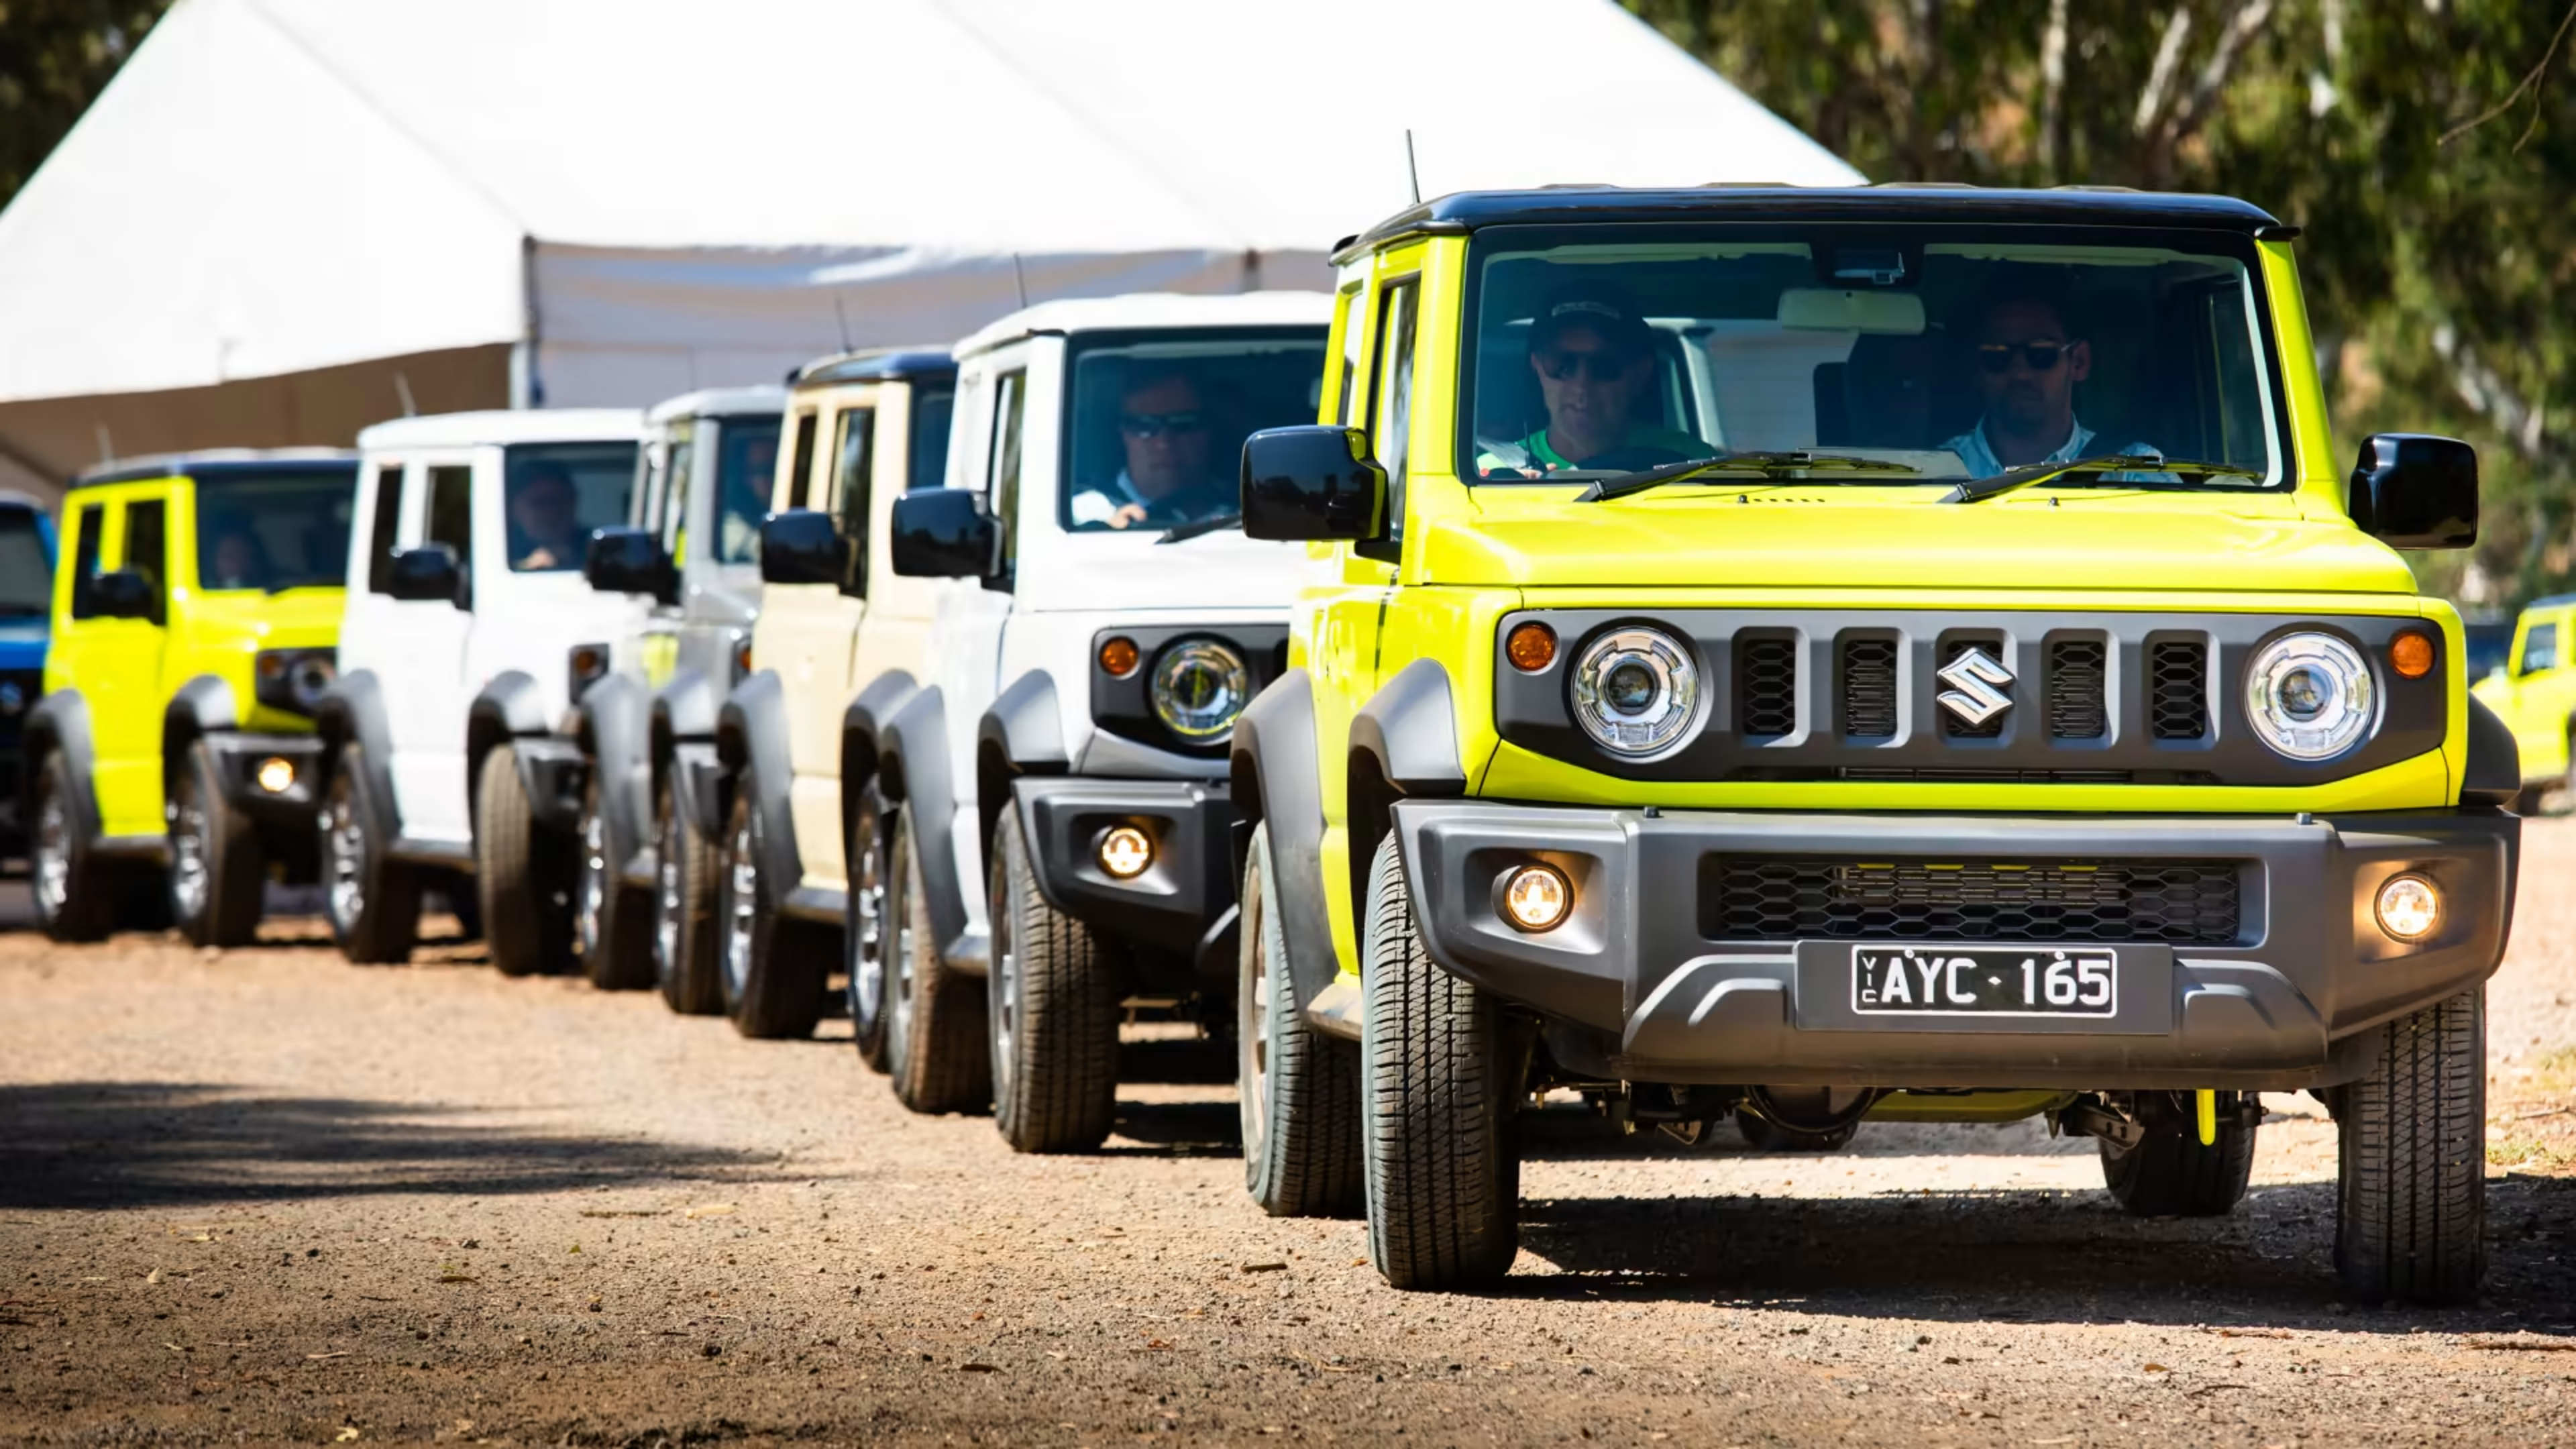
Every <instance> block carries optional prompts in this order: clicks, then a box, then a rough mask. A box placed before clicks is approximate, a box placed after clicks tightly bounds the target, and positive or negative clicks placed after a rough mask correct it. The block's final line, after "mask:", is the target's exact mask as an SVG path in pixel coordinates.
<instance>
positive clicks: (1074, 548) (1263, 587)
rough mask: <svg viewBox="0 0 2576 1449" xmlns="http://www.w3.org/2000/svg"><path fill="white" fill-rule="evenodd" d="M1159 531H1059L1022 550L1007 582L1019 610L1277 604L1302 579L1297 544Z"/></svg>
mask: <svg viewBox="0 0 2576 1449" xmlns="http://www.w3.org/2000/svg"><path fill="white" fill-rule="evenodd" d="M1160 536H1161V535H1160V534H1158V533H1151V532H1144V531H1141V530H1140V531H1138V532H1136V533H1134V534H1119V533H1082V534H1061V535H1057V536H1054V537H1051V538H1048V539H1047V540H1046V541H1045V545H1044V547H1043V548H1029V549H1024V551H1023V552H1022V553H1021V555H1020V558H1019V576H1018V579H1017V582H1016V584H1015V590H1016V592H1017V593H1018V595H1019V597H1020V600H1021V606H1022V607H1024V608H1031V609H1041V610H1056V609H1204V608H1211V607H1231V606H1242V607H1250V608H1281V607H1285V606H1286V605H1287V604H1288V602H1289V601H1290V600H1292V599H1294V598H1296V597H1297V588H1298V584H1299V583H1300V581H1301V580H1303V579H1304V577H1305V571H1306V549H1305V546H1304V545H1303V544H1294V543H1264V542H1261V541H1259V540H1256V539H1249V538H1245V537H1244V536H1243V534H1242V533H1241V532H1240V531H1228V532H1224V533H1209V534H1201V535H1200V536H1199V537H1197V538H1190V539H1183V540H1181V541H1180V542H1178V543H1161V542H1158V541H1157V540H1158V539H1159V538H1160Z"/></svg>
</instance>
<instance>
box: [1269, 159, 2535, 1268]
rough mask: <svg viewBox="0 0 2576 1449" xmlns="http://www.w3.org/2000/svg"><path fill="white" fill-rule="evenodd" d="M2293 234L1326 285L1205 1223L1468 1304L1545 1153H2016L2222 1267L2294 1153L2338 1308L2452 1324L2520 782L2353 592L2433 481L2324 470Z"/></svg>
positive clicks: (2410, 593) (1643, 235)
mask: <svg viewBox="0 0 2576 1449" xmlns="http://www.w3.org/2000/svg"><path fill="white" fill-rule="evenodd" d="M2294 235H2295V228H2292V227H2289V226H2285V225H2283V224H2281V223H2280V222H2278V221H2276V220H2274V219H2273V218H2272V217H2270V216H2267V215H2265V214H2264V213H2263V212H2261V211H2259V210H2257V209H2255V208H2254V207H2251V206H2248V205H2245V204H2243V203H2240V202H2236V201H2230V200H2225V199H2221V198H2215V197H2187V196H2158V195H2142V194H2136V193H2106V192H2097V191H2054V192H1980V191H1975V190H1968V189H1947V188H1944V189H1931V188H1917V189H1906V188H1869V189H1856V190H1845V191H1808V190H1794V191H1793V190H1786V189H1774V188H1700V189H1692V190H1677V191H1622V190H1608V189H1595V188H1551V189H1548V190H1544V191H1536V192H1522V193H1508V194H1505V193H1496V194H1482V195H1476V194H1468V195H1456V196H1450V197H1446V198H1443V199H1441V200H1438V201H1434V202H1431V203H1429V204H1427V205H1423V206H1418V207H1416V208H1414V209H1412V210H1410V211H1407V212H1404V213H1402V214H1400V215H1398V216H1396V217H1394V218H1393V219H1392V220H1389V221H1387V222H1386V223H1384V224H1382V225H1380V226H1379V227H1377V228H1376V229H1375V230H1373V231H1370V232H1369V233H1367V234H1366V235H1364V236H1360V237H1355V238H1353V239H1351V240H1350V241H1349V242H1348V243H1346V244H1344V245H1343V246H1342V247H1341V248H1340V250H1339V252H1338V254H1337V256H1336V259H1335V260H1336V265H1337V266H1338V267H1339V268H1340V282H1339V307H1338V312H1337V320H1336V322H1335V326H1334V337H1333V354H1334V360H1333V362H1332V363H1331V364H1330V370H1329V371H1328V372H1327V374H1326V378H1325V398H1326V400H1327V401H1326V404H1325V408H1324V415H1325V422H1324V423H1323V424H1321V425H1318V426H1312V427H1301V428H1289V429H1280V430H1275V431H1271V432H1266V433H1260V434H1256V435H1254V436H1253V437H1252V438H1251V439H1250V440H1249V441H1248V442H1247V444H1246V446H1245V451H1244V463H1243V508H1244V525H1245V528H1246V530H1247V531H1248V532H1249V533H1251V534H1252V535H1253V536H1255V537H1259V538H1276V539H1306V540H1311V541H1312V544H1311V547H1312V554H1313V557H1312V561H1311V567H1312V570H1313V572H1312V573H1311V574H1310V576H1309V581H1308V583H1307V585H1306V587H1305V590H1304V593H1303V597H1302V600H1301V602H1300V605H1299V609H1298V614H1297V619H1296V623H1295V626H1294V629H1293V632H1292V635H1291V639H1292V644H1291V663H1292V665H1293V666H1294V667H1293V668H1292V670H1291V671H1290V672H1289V673H1288V674H1287V675H1285V676H1284V677H1283V678H1282V679H1281V680H1280V681H1279V682H1278V683H1277V684H1275V685H1274V686H1273V687H1271V688H1270V689H1268V690H1267V691H1265V692H1264V693H1263V694H1262V695H1261V697H1260V698H1259V699H1258V700H1257V701H1255V702H1254V704H1253V705H1252V706H1251V708H1250V709H1249V710H1247V711H1246V713H1245V714H1244V716H1243V718H1242V720H1241V722H1240V723H1239V724H1238V726H1237V727H1236V729H1235V731H1234V735H1233V743H1232V762H1233V763H1232V770H1233V776H1232V794H1233V800H1234V802H1235V805H1236V807H1237V809H1238V810H1239V811H1241V812H1242V814H1243V816H1244V817H1245V818H1246V820H1247V821H1248V822H1249V823H1248V824H1247V825H1246V826H1245V827H1244V830H1243V832H1242V834H1241V836H1240V837H1239V843H1238V846H1237V849H1238V851H1239V853H1240V860H1241V863H1242V865H1243V866H1244V869H1245V875H1244V883H1243V890H1242V897H1241V901H1242V904H1241V908H1240V909H1241V917H1240V922H1239V925H1240V930H1239V939H1240V941H1241V943H1242V949H1241V955H1242V980H1241V982H1240V985H1241V993H1240V1000H1241V1001H1242V1002H1243V1003H1244V1005H1243V1007H1242V1015H1243V1020H1242V1022H1241V1028H1242V1030H1241V1041H1242V1048H1241V1051H1242V1061H1241V1071H1242V1077H1243V1088H1244V1090H1243V1099H1244V1107H1243V1113H1244V1128H1245V1144H1246V1158H1247V1176H1248V1177H1249V1179H1250V1184H1251V1187H1252V1189H1253V1192H1254V1194H1255V1196H1256V1197H1257V1198H1259V1200H1260V1201H1261V1202H1262V1203H1263V1205H1264V1206H1265V1207H1267V1208H1269V1209H1270V1210H1271V1211H1273V1212H1278V1213H1300V1212H1332V1211H1336V1210H1347V1209H1348V1208H1350V1207H1351V1206H1353V1205H1355V1203H1356V1201H1357V1200H1359V1199H1361V1198H1362V1197H1363V1196H1364V1198H1365V1201H1366V1206H1367V1213H1368V1222H1369V1240H1370V1246H1371V1250H1372V1252H1373V1253H1374V1255H1375V1258H1376V1262H1377V1265H1378V1268H1379V1270H1380V1271H1381V1272H1383V1273H1384V1274H1385V1275H1386V1277H1387V1278H1388V1279H1389V1280H1390V1281H1391V1282H1393V1283H1395V1284H1397V1285H1399V1286H1403V1287H1423V1288H1434V1287H1461V1286H1470V1285H1475V1284H1479V1283H1484V1282H1489V1281H1491V1280H1492V1279H1494V1278H1496V1277H1498V1276H1499V1275H1501V1274H1502V1273H1503V1272H1504V1271H1505V1270H1506V1268H1507V1267H1508V1266H1509V1265H1510V1264H1511V1262H1512V1259H1513V1255H1514V1252H1515V1249H1516V1238H1517V1230H1516V1225H1515V1219H1516V1208H1517V1204H1516V1197H1517V1183H1518V1177H1519V1173H1518V1168H1517V1159H1518V1149H1517V1147H1516V1146H1515V1140H1516V1138H1515V1132H1514V1125H1513V1118H1514V1115H1515V1114H1516V1113H1518V1112H1521V1111H1523V1110H1526V1109H1529V1108H1530V1107H1531V1106H1532V1104H1533V1103H1535V1102H1536V1101H1538V1100H1539V1099H1540V1098H1541V1097H1542V1096H1543V1095H1544V1094H1547V1093H1551V1092H1566V1093H1574V1094H1580V1095H1582V1096H1583V1097H1586V1098H1589V1099H1591V1100H1592V1102H1593V1103H1594V1105H1595V1107H1596V1109H1597V1110H1599V1111H1600V1112H1601V1113H1602V1114H1603V1115H1604V1116H1606V1117H1608V1118H1610V1119H1611V1120H1612V1121H1614V1122H1616V1123H1619V1124H1621V1125H1624V1126H1626V1127H1629V1128H1631V1129H1633V1128H1634V1127H1637V1126H1640V1125H1651V1126H1654V1127H1658V1128H1662V1129H1666V1130H1668V1131H1670V1132H1671V1133H1672V1135H1674V1136H1676V1137H1679V1138H1681V1139H1683V1140H1684V1141H1692V1140H1696V1139H1698V1138H1699V1137H1700V1136H1701V1135H1702V1134H1704V1133H1706V1132H1708V1131H1709V1130H1710V1129H1711V1128H1712V1127H1713V1126H1714V1125H1715V1124H1717V1123H1719V1122H1722V1121H1725V1120H1727V1119H1729V1118H1732V1117H1735V1116H1737V1114H1739V1113H1742V1114H1745V1115H1746V1116H1748V1117H1749V1118H1751V1119H1753V1120H1755V1121H1758V1122H1760V1123H1763V1124H1766V1126H1767V1127H1768V1128H1771V1129H1774V1130H1776V1131H1778V1132H1781V1133H1785V1134H1794V1135H1798V1136H1803V1137H1806V1138H1809V1139H1823V1140H1831V1139H1832V1137H1833V1135H1834V1134H1837V1133H1840V1132H1843V1131H1844V1130H1845V1129H1848V1128H1850V1127H1851V1126H1853V1125H1854V1124H1856V1123H1859V1122H1860V1121H1861V1120H1862V1119H1864V1118H1866V1119H1871V1120H1881V1121H1889V1120H1896V1121H1915V1122H1925V1121H1931V1122H1942V1121H1953V1122H1955V1121H1975V1122H1997V1121H2006V1120H2011V1119H2013V1118H2016V1117H2028V1116H2045V1117H2046V1119H2047V1121H2048V1123H2049V1125H2050V1127H2051V1129H2052V1130H2053V1131H2057V1132H2061V1133H2066V1134H2071V1135H2084V1136H2090V1137H2093V1138H2095V1139H2097V1145H2098V1147H2099V1150H2100V1153H2101V1160H2102V1168H2103V1174H2104V1176H2105V1178H2106V1179H2107V1180H2108V1183H2109V1186H2110V1189H2111V1191H2112V1192H2113V1194H2115V1195H2116V1197H2117V1198H2118V1200H2119V1201H2120V1202H2121V1203H2122V1204H2124V1205H2125V1206H2126V1207H2127V1208H2128V1210H2129V1211H2131V1212H2134V1213H2139V1214H2215V1213H2223V1212H2226V1211H2227V1210H2228V1209H2229V1208H2230V1207H2231V1206H2232V1205H2233V1204H2234V1203H2235V1202H2236V1200H2237V1199H2238V1198H2239V1197H2240V1196H2241V1195H2242V1194H2243V1193H2244V1191H2245V1184H2246V1173H2247V1168H2248V1165H2249V1163H2250V1162H2251V1160H2252V1155H2253V1148H2254V1135H2255V1130H2256V1127H2257V1125H2258V1124H2259V1123H2260V1122H2261V1120H2262V1109H2261V1106H2260V1104H2259V1100H2258V1097H2257V1093H2260V1092H2266V1091H2271V1092H2295V1091H2307V1092H2310V1093H2312V1094H2314V1095H2315V1096H2317V1097H2318V1098H2319V1099H2321V1100H2322V1101H2323V1102H2324V1104H2325V1106H2326V1107H2327V1109H2328V1110H2329V1111H2330V1112H2332V1114H2333V1115H2334V1118H2335V1120H2336V1121H2337V1122H2338V1123H2339V1124H2340V1131H2341V1146H2342V1152H2341V1173H2340V1184H2339V1202H2340V1207H2339V1218H2338V1231H2337V1246H2336V1261H2337V1265H2338V1267H2339V1269H2340V1271H2341V1274H2342V1277H2343V1282H2344V1285H2345V1287H2346V1290H2347V1291H2348V1292H2349V1293H2351V1294H2352V1295H2353V1296H2355V1297H2358V1298H2362V1299H2368V1300H2374V1301H2376V1300H2380V1299H2386V1298H2403V1299H2414V1300H2424V1301H2457V1300H2460V1299H2464V1298H2467V1297H2469V1296H2470V1295H2471V1294H2473V1293H2474V1292H2475V1291H2476V1289H2477V1285H2478V1279H2479V1273H2480V1269H2481V1266H2482V1264H2481V1256H2482V1255H2481V1247H2480V1228H2481V1203H2482V1196H2481V1193H2482V1178H2483V1165H2484V1164H2483V1153H2482V1149H2483V1128H2484V1124H2483V1122H2482V1107H2483V1096H2482V1094H2483V1089H2484V1080H2485V1071H2484V1054H2485V1031H2484V1021H2483V1014H2482V1001H2483V989H2484V988H2483V983H2484V981H2485V980H2486V978H2487V976H2488V975H2489V974H2490V973H2492V972H2493V971H2494V970H2495V968H2496V964H2497V961H2498V959H2499V957H2500V956H2501V954H2502V952H2503V950H2504V942H2505V930H2506V923H2507V921H2508V919H2509V917H2510V913H2511V908H2512V902H2513V889H2514V867H2515V857H2516V851H2517V847H2518V844H2519V837H2518V827H2519V822H2518V821H2517V820H2516V818H2515V817H2514V816H2513V815H2512V814H2510V813H2508V812H2507V811H2506V810H2505V808H2504V805H2505V803H2506V802H2508V801H2509V800H2510V799H2511V798H2512V796H2513V795H2514V793H2515V791H2516V790H2517V789H2519V787H2520V785H2521V783H2522V782H2521V779H2520V772H2519V771H2518V770H2517V768H2516V765H2515V759H2514V749H2513V742H2512V738H2511V735H2510V733H2509V732H2508V731H2506V730H2505V729H2504V728H2503V726H2502V724H2501V722H2500V721H2498V720H2496V719H2495V718H2494V716H2493V715H2492V714H2490V713H2488V712H2487V711H2486V710H2485V709H2484V708H2483V707H2482V706H2478V705H2474V704H2473V703H2472V702H2471V700H2470V697H2469V692H2468V688H2467V684H2466V681H2465V680H2464V679H2463V677H2462V666H2461V658H2462V653H2461V639H2462V635H2461V626H2460V620H2459V617H2458V615H2457V614H2456V613H2455V612H2454V611H2453V609H2452V608H2451V606H2450V605H2449V604H2447V603H2445V602H2443V601H2441V600H2439V599H2433V598H2427V597H2424V596H2422V595H2421V594H2419V593H2418V592H2417V589H2416V584H2415V580H2414V578H2413V577H2412V576H2411V575H2410V573H2409V572H2408V570H2407V566H2406V564H2405V562H2404V561H2403V560H2402V559H2400V558H2399V556H2398V554H2397V553H2396V551H2395V550H2396V549H2398V548H2453V547H2459V546H2462V545H2464V544H2467V543H2468V542H2470V541H2471V540H2472V538H2473V537H2474V535H2475V532H2476V519H2477V465H2476V459H2475V457H2474V455H2473V454H2472V453H2471V452H2470V451H2469V449H2468V448H2466V447H2465V446H2463V445H2461V444H2459V443H2456V442H2452V441H2449V440H2447V439H2441V438H2432V437H2424V436H2418V435H2379V436H2375V437H2372V438H2370V439H2368V440H2366V441H2365V442H2364V443H2363V444H2362V446H2361V450H2360V451H2361V460H2360V463H2359V465H2358V466H2357V467H2356V468H2354V469H2353V470H2352V472H2351V473H2350V475H2349V477H2348V478H2347V476H2346V475H2344V474H2342V473H2339V472H2338V471H2337V470H2336V469H2335V468H2334V467H2333V465H2332V460H2331V459H2330V457H2329V452H2330V449H2331V446H2332V445H2331V443H2330V441H2329V438H2328V434H2327V424H2326V414H2325V404H2324V398H2323V396H2322V394H2321V392H2320V390H2319V386H2318V380H2317V373H2316V368H2315V364H2314V360H2313V353H2312V352H2311V351H2310V345H2309V336H2308V322H2307V316H2306V312H2305V310H2304V307H2303V304H2302V303H2301V300H2300V295H2299V284H2298V271H2297V267H2296V265H2295V264H2294V262H2293V260H2292V257H2291V251H2290V240H2291V238H2292V237H2293V236H2294Z"/></svg>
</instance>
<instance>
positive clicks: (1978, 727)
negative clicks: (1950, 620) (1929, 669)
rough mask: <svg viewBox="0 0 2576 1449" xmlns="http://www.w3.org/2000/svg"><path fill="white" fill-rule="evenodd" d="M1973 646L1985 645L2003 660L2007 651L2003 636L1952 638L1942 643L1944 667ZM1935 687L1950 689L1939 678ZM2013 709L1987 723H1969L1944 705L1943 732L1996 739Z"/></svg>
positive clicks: (2008, 689) (2008, 688)
mask: <svg viewBox="0 0 2576 1449" xmlns="http://www.w3.org/2000/svg"><path fill="white" fill-rule="evenodd" d="M1971 649H1983V650H1985V651H1986V653H1987V654H1988V655H1989V656H1991V657H1993V658H1996V659H1998V660H2001V659H2002V658H2003V654H2004V647H2003V641H2002V640H2000V639H1953V640H1951V641H1950V642H1949V643H1947V644H1944V645H1942V646H1941V665H1940V667H1941V668H1943V669H1947V668H1949V667H1950V666H1951V665H1953V664H1955V663H1957V662H1958V661H1959V656H1960V655H1962V654H1965V653H1967V652H1968V651H1969V650H1971ZM1933 687H1934V688H1935V689H1947V688H1949V687H1950V686H1948V685H1947V684H1943V683H1940V682H1939V681H1938V680H1937V678H1936V680H1935V682H1934V684H1933ZM2004 692H2005V693H2006V694H2011V693H2013V689H2012V686H2010V685H2006V686H2005V687H2004ZM2011 713H2012V711H2010V710H2006V711H2004V713H2003V714H1999V715H1996V716H1994V717H1993V718H1991V719H1988V720H1987V721H1986V722H1985V723H1984V724H1970V723H1968V722H1967V721H1966V720H1963V719H1961V718H1959V717H1958V716H1957V715H1955V714H1952V713H1951V712H1950V711H1948V710H1946V709H1945V710H1942V711H1941V732H1942V733H1943V734H1945V735H1948V736H1949V737H1950V738H1952V739H1954V740H1991V739H1997V738H2000V737H2001V736H2002V734H2003V732H2004V719H2005V716H2006V715H2009V714H2011Z"/></svg>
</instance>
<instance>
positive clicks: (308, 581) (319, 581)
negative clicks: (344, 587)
mask: <svg viewBox="0 0 2576 1449" xmlns="http://www.w3.org/2000/svg"><path fill="white" fill-rule="evenodd" d="M344 582H346V580H345V579H344V578H343V577H342V576H341V575H339V574H308V575H306V576H305V577H303V578H296V579H284V580H281V581H279V582H277V583H273V584H270V585H269V586H268V592H269V593H272V594H282V593H285V592H286V591H287V590H288V589H327V588H330V587H331V586H333V585H334V584H339V583H344Z"/></svg>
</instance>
